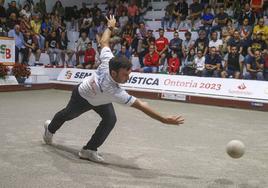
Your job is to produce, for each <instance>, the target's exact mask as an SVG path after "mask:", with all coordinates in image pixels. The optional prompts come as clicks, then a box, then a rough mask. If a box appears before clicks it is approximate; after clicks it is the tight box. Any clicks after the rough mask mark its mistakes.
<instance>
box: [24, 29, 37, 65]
mask: <svg viewBox="0 0 268 188" xmlns="http://www.w3.org/2000/svg"><path fill="white" fill-rule="evenodd" d="M24 41H25V47H26V53H27V60H26V62H27V64H28V63H29V59H30V57H31V55H32V54H33V55H34V56H35V64H34V65H40V63H39V59H40V56H41V50H40V49H39V48H38V42H37V41H36V40H35V38H34V37H33V35H31V33H30V31H27V32H26V33H25V35H24Z"/></svg>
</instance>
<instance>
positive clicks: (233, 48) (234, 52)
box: [231, 46, 237, 54]
mask: <svg viewBox="0 0 268 188" xmlns="http://www.w3.org/2000/svg"><path fill="white" fill-rule="evenodd" d="M236 53H237V47H236V46H231V54H236Z"/></svg>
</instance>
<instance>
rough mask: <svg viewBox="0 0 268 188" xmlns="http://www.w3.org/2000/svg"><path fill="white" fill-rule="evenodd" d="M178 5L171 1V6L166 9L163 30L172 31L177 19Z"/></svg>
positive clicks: (162, 23)
mask: <svg viewBox="0 0 268 188" xmlns="http://www.w3.org/2000/svg"><path fill="white" fill-rule="evenodd" d="M176 14H177V13H176V5H175V2H174V1H173V0H170V1H169V4H168V5H167V6H166V8H165V16H164V17H163V18H162V20H161V27H162V28H163V29H165V28H166V29H171V28H172V25H173V23H174V21H175V19H176Z"/></svg>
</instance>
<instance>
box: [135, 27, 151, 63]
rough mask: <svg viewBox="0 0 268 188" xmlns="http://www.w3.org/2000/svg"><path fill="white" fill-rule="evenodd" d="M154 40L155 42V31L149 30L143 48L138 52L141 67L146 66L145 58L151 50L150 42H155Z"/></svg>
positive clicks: (143, 41)
mask: <svg viewBox="0 0 268 188" xmlns="http://www.w3.org/2000/svg"><path fill="white" fill-rule="evenodd" d="M154 42H155V37H154V36H153V31H152V30H148V31H147V34H146V36H145V38H144V39H143V40H142V44H141V50H140V52H139V54H138V56H139V61H140V65H141V68H142V67H143V66H144V64H143V58H144V56H145V55H146V54H147V53H148V52H149V46H150V44H151V43H153V44H154Z"/></svg>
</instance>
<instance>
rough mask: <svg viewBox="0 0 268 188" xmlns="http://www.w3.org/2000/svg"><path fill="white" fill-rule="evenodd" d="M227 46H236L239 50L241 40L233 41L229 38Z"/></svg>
mask: <svg viewBox="0 0 268 188" xmlns="http://www.w3.org/2000/svg"><path fill="white" fill-rule="evenodd" d="M227 45H228V46H236V47H237V49H238V50H239V49H240V47H241V46H242V41H241V40H235V39H234V38H230V40H229V41H228V43H227Z"/></svg>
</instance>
